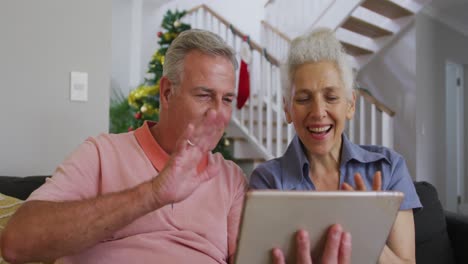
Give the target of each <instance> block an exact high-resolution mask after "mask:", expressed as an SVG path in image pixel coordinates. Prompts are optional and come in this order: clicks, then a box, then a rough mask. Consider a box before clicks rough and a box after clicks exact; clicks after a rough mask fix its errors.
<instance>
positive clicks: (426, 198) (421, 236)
mask: <svg viewBox="0 0 468 264" xmlns="http://www.w3.org/2000/svg"><path fill="white" fill-rule="evenodd" d="M415 187H416V192H417V193H418V196H419V199H420V201H421V203H422V205H423V208H422V209H421V210H415V211H414V225H415V232H416V263H425V264H426V263H428V264H430V263H446V264H450V263H455V262H454V257H453V256H454V255H453V250H452V247H451V245H450V239H449V237H448V233H447V225H446V222H445V215H444V210H443V209H442V204H441V203H440V201H439V197H438V195H437V190H436V189H435V188H434V186H432V185H431V184H430V183H428V182H416V183H415Z"/></svg>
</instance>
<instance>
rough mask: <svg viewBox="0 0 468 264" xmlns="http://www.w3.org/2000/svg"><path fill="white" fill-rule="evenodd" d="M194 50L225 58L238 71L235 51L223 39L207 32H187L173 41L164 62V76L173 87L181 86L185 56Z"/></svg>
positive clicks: (197, 30) (195, 30)
mask: <svg viewBox="0 0 468 264" xmlns="http://www.w3.org/2000/svg"><path fill="white" fill-rule="evenodd" d="M192 50H198V51H201V52H202V53H205V54H207V55H213V56H222V57H225V58H227V59H228V60H230V61H231V63H232V65H233V66H234V69H237V65H238V64H237V60H236V54H235V51H234V50H233V49H232V48H231V47H230V46H229V45H228V44H226V42H224V40H223V39H222V38H221V37H219V36H218V35H216V34H214V33H212V32H209V31H206V30H201V29H190V30H186V31H183V32H182V33H180V34H179V36H177V37H176V38H175V39H174V41H172V43H171V45H170V46H169V49H168V50H167V52H166V57H165V60H164V65H163V75H164V76H166V77H167V78H168V79H169V81H171V83H172V84H174V86H173V87H177V86H178V85H179V84H180V81H181V75H182V74H183V64H184V59H185V56H186V55H187V54H188V53H189V52H190V51H192Z"/></svg>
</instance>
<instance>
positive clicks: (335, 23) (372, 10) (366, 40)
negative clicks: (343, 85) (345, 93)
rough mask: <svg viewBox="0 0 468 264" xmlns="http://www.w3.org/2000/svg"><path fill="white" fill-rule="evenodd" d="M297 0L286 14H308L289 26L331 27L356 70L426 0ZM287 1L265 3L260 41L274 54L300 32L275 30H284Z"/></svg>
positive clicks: (281, 53) (279, 54)
mask: <svg viewBox="0 0 468 264" xmlns="http://www.w3.org/2000/svg"><path fill="white" fill-rule="evenodd" d="M298 2H304V3H302V4H297V3H296V8H297V9H298V10H290V11H289V12H288V14H289V15H290V14H292V13H294V14H295V13H296V12H297V13H299V14H301V13H304V11H303V9H306V10H307V9H309V10H307V11H306V12H309V13H311V16H310V17H306V18H302V20H300V19H301V18H299V20H297V21H296V22H295V23H296V24H297V25H291V27H294V28H302V32H305V31H310V30H312V29H314V28H317V27H328V28H332V29H335V31H336V35H337V38H338V39H339V40H340V41H341V43H342V44H343V47H344V48H345V50H346V52H347V53H348V54H349V55H350V58H349V59H350V61H351V62H352V64H353V67H354V68H355V69H356V71H359V70H360V69H362V67H363V66H365V65H366V64H367V63H368V62H369V61H370V60H371V59H372V57H373V56H375V55H376V54H378V53H379V51H380V50H382V49H383V48H384V47H386V46H387V45H388V44H389V43H390V41H391V40H392V39H393V38H394V37H395V36H397V35H398V34H399V33H400V32H401V31H402V30H404V29H405V28H406V27H407V26H408V25H409V24H410V23H411V22H412V21H413V19H414V15H415V14H417V13H418V12H419V11H420V10H421V9H422V8H423V7H424V5H425V4H427V3H428V2H430V0H316V1H307V0H299V1H298ZM312 2H313V3H314V5H313V6H311V3H312ZM290 5H291V4H290V1H287V0H276V1H274V2H273V3H272V4H270V5H269V6H268V7H267V8H268V10H267V12H268V14H267V17H269V18H270V20H269V21H263V22H262V25H263V28H264V30H263V32H265V33H264V34H263V36H262V43H264V45H265V47H266V48H267V50H269V51H270V52H271V53H272V54H273V55H274V56H276V57H278V58H284V57H285V55H286V53H285V52H286V50H287V47H288V45H287V44H284V42H285V41H286V42H290V39H291V38H294V37H296V36H297V35H299V34H301V33H302V32H297V31H296V32H292V34H293V35H288V34H286V33H281V34H278V32H287V31H285V30H283V29H282V27H283V28H284V26H282V24H284V23H283V21H284V18H283V20H282V16H285V14H284V12H283V10H284V8H285V7H286V6H288V7H289V6H290ZM311 8H313V11H312V9H311ZM299 9H300V10H299ZM286 15H287V14H286ZM314 18H315V19H314ZM306 21H312V22H311V23H307V22H306ZM275 33H276V34H275Z"/></svg>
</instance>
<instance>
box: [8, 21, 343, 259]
mask: <svg viewBox="0 0 468 264" xmlns="http://www.w3.org/2000/svg"><path fill="white" fill-rule="evenodd" d="M236 67H237V62H236V59H235V54H234V52H233V50H232V49H231V48H230V47H229V46H227V45H226V44H225V43H224V42H223V41H222V40H221V38H219V37H218V36H216V35H215V34H213V33H210V32H207V31H202V30H190V31H186V32H183V33H182V34H180V36H179V37H177V38H176V40H174V42H173V43H172V45H171V46H170V48H169V50H168V52H167V54H166V61H165V65H164V72H163V75H164V76H163V77H162V78H161V82H160V97H161V109H160V120H159V122H158V123H152V122H147V123H145V124H144V125H143V126H142V127H140V128H138V129H137V130H136V131H134V132H129V133H125V134H119V135H108V134H105V135H100V136H98V137H96V138H89V139H87V140H86V141H85V142H84V143H83V144H82V145H81V146H79V147H78V148H77V149H76V150H75V151H74V152H73V153H72V154H71V155H70V157H68V158H67V159H66V160H65V161H64V162H63V164H61V165H60V166H59V167H58V168H57V170H56V171H55V173H54V175H53V177H52V178H51V179H49V180H48V181H47V182H46V183H45V184H44V185H43V186H42V187H41V188H40V189H38V190H37V191H36V192H34V193H33V194H32V195H31V197H30V198H29V199H28V201H27V202H26V203H25V204H24V205H23V206H22V207H21V208H20V209H19V210H18V211H17V212H16V214H15V215H14V216H13V217H12V219H11V221H10V222H9V224H8V226H7V228H6V229H5V231H4V233H3V236H2V241H1V242H2V243H1V244H2V252H3V255H4V258H5V259H7V260H8V261H10V262H12V263H23V262H31V261H47V262H50V261H55V260H56V263H88V264H89V263H100V264H102V263H131V262H134V263H153V262H155V261H156V262H158V263H227V262H231V263H232V257H233V254H234V252H235V248H236V239H237V229H238V225H239V221H240V216H241V211H242V203H243V197H244V193H245V191H246V181H245V178H244V175H243V173H242V171H241V169H240V168H239V167H238V166H237V165H235V164H234V163H233V162H231V161H226V160H224V159H223V158H222V156H221V155H220V154H212V153H211V152H210V151H211V150H212V149H213V148H214V147H215V146H216V143H217V142H218V141H219V139H220V138H221V136H222V134H223V132H224V129H225V127H226V126H227V125H228V122H229V120H230V118H231V109H232V101H233V99H234V96H235V92H234V89H235V69H236ZM333 230H334V231H333ZM342 232H343V231H342V230H341V229H339V228H335V229H333V228H332V232H330V237H332V236H334V237H338V238H339V237H341V233H342ZM304 236H307V234H306V233H305V232H303V231H302V232H299V233H298V239H300V240H298V242H299V246H298V252H299V254H302V255H304V256H306V257H305V259H304V261H309V260H310V256H309V249H308V244H307V242H308V240H307V242H305V241H304V239H303V238H304ZM330 241H331V242H330V243H328V246H329V248H330V252H331V255H332V257H333V258H334V259H335V260H336V259H337V257H338V253H336V250H335V249H337V248H339V246H340V243H341V241H340V239H337V240H333V239H331V240H330ZM349 251H350V249H349ZM348 254H349V252H348ZM273 255H274V256H275V257H274V260H275V261H276V262H277V263H281V262H282V261H283V260H282V254H281V252H280V251H279V250H274V251H273ZM299 259H300V258H299ZM304 263H307V262H304Z"/></svg>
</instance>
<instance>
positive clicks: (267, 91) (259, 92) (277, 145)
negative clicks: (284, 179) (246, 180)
mask: <svg viewBox="0 0 468 264" xmlns="http://www.w3.org/2000/svg"><path fill="white" fill-rule="evenodd" d="M285 1H286V2H289V1H287V0H285ZM303 1H306V2H307V0H303ZM309 2H310V1H309ZM400 2H401V3H400ZM421 2H423V0H419V1H399V3H400V4H396V1H393V0H391V1H390V0H366V1H356V0H335V1H321V4H322V8H321V9H320V14H318V15H317V19H316V20H315V22H314V24H313V25H310V26H308V27H309V29H311V28H314V27H316V26H326V27H330V28H335V29H336V33H337V37H338V38H339V39H340V41H341V42H342V44H343V46H344V48H345V49H346V51H347V53H348V55H349V56H350V60H351V61H352V63H353V67H354V68H355V70H356V71H358V70H359V69H361V68H362V67H363V66H364V65H365V64H366V63H367V62H369V60H370V59H371V58H372V56H374V55H375V54H376V53H378V51H379V50H381V49H382V48H383V47H384V46H385V45H386V44H388V42H389V41H390V40H391V38H392V37H394V36H395V35H396V34H398V33H399V32H400V31H401V30H403V29H404V27H405V26H407V25H408V24H409V23H410V22H411V19H412V17H413V15H414V14H415V13H416V12H418V11H419V10H420V9H421V8H422V5H423V4H422V3H421ZM276 3H281V0H276V1H275V2H274V3H273V4H276ZM403 4H404V5H403ZM337 10H338V11H337ZM333 14H334V15H333ZM337 14H339V15H337ZM339 17H341V19H338V18H339ZM184 20H185V22H187V23H189V24H191V25H192V27H193V28H201V29H206V30H210V31H212V32H214V33H216V34H218V35H220V36H221V37H223V38H224V39H225V41H226V42H227V43H228V44H230V45H231V46H232V47H233V48H234V49H235V50H236V51H239V49H240V45H241V42H242V39H243V37H244V36H245V34H244V33H243V32H241V31H240V30H239V29H237V28H236V27H235V26H234V25H232V24H231V23H229V21H227V20H226V19H224V18H223V17H222V16H220V15H219V14H218V13H216V12H214V11H213V10H212V9H210V8H209V7H208V6H206V5H200V6H197V7H195V8H192V9H191V10H189V11H188V13H187V15H186V16H185V17H184ZM262 24H263V29H264V30H263V32H262V34H263V35H262V42H263V44H264V46H265V47H266V48H263V47H262V46H261V45H260V44H258V43H255V42H254V41H250V42H249V44H250V47H251V50H252V55H253V56H252V63H251V64H250V65H249V72H250V78H251V86H250V89H251V91H250V98H249V100H248V101H247V103H246V104H245V106H244V107H243V108H242V109H240V110H238V109H237V108H235V106H234V110H233V116H232V120H231V125H230V126H229V128H228V129H227V135H228V137H229V138H230V139H231V142H232V143H231V146H232V148H233V153H234V158H235V159H236V162H237V163H238V164H240V165H241V166H242V163H243V162H244V161H245V163H246V164H248V165H247V166H248V168H246V169H245V171H246V172H249V171H251V169H252V168H253V167H255V165H256V163H258V162H262V161H264V160H268V159H271V158H275V157H278V156H280V155H282V154H283V153H284V151H285V150H286V147H287V145H288V143H289V142H290V141H291V139H292V138H293V136H294V128H293V126H292V125H288V124H287V123H286V122H285V118H284V113H283V104H282V90H281V86H280V83H281V82H280V71H279V65H280V59H278V58H282V59H283V58H285V55H286V52H287V49H288V46H289V42H290V37H289V36H287V34H284V33H282V32H281V31H280V30H279V29H277V28H276V27H275V26H272V25H271V24H270V23H269V22H266V21H263V22H262ZM237 76H238V74H237ZM356 93H357V95H358V97H357V102H356V104H357V105H356V114H355V117H354V119H353V120H351V121H350V122H349V124H348V126H347V128H346V133H347V134H348V137H349V138H350V140H351V141H353V142H356V143H359V144H379V145H384V146H387V147H390V148H392V146H393V116H394V115H395V113H394V112H393V111H392V110H391V109H389V108H388V107H386V106H385V105H384V104H383V103H381V102H379V101H378V100H377V99H376V98H374V97H373V96H372V95H371V94H370V93H369V92H368V91H367V90H365V89H363V88H359V87H358V88H357V89H356Z"/></svg>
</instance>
